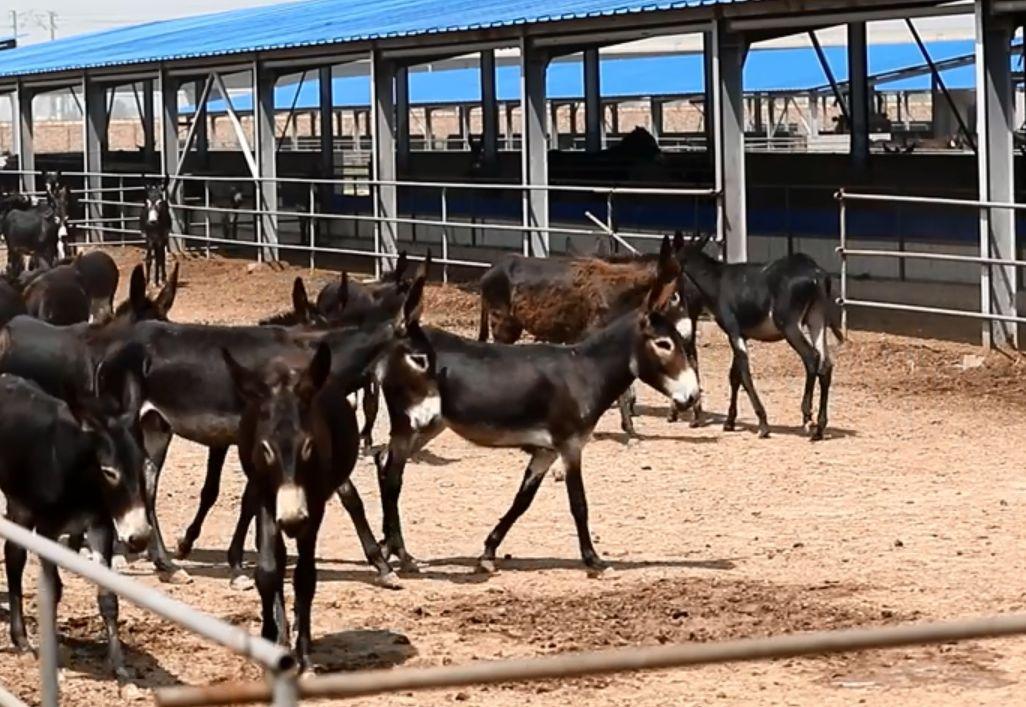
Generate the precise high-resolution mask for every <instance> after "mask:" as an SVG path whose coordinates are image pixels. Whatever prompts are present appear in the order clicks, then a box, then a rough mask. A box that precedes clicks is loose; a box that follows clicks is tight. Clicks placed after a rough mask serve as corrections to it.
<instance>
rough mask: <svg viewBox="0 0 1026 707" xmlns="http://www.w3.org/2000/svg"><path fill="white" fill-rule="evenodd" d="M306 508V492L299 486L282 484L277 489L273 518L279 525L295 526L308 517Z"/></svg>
mask: <svg viewBox="0 0 1026 707" xmlns="http://www.w3.org/2000/svg"><path fill="white" fill-rule="evenodd" d="M309 515H310V514H309V511H307V508H306V492H305V491H303V488H302V487H301V486H296V485H295V484H283V485H282V486H280V487H279V488H278V498H277V502H276V504H275V518H276V520H277V521H278V524H279V525H283V526H295V525H298V524H299V523H302V522H303V521H305V520H306V519H307V518H308V517H309Z"/></svg>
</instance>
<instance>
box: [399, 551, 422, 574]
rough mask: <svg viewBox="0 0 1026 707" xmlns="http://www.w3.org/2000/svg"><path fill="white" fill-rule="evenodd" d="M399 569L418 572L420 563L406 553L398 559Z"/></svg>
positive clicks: (413, 572)
mask: <svg viewBox="0 0 1026 707" xmlns="http://www.w3.org/2000/svg"><path fill="white" fill-rule="evenodd" d="M399 571H400V572H405V573H407V574H419V573H420V563H419V562H417V560H416V559H414V558H413V557H411V556H410V555H406V556H405V557H402V558H401V559H400V560H399Z"/></svg>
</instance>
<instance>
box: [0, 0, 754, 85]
mask: <svg viewBox="0 0 1026 707" xmlns="http://www.w3.org/2000/svg"><path fill="white" fill-rule="evenodd" d="M751 1H753V0H516V1H515V2H512V1H511V0H448V1H446V2H439V0H303V1H302V2H291V3H283V4H280V5H270V6H265V7H255V8H246V9H242V10H232V11H229V12H221V13H216V14H210V15H201V16H196V17H184V18H179V19H173V20H164V21H160V22H149V23H146V24H141V25H135V26H131V27H122V28H118V29H112V30H107V31H103V32H96V33H91V34H85V35H77V36H73V37H68V38H65V39H59V40H57V41H53V42H44V43H40V44H34V45H30V46H27V47H21V48H18V49H15V50H12V51H10V52H9V53H8V52H5V53H4V54H3V55H2V57H0V76H18V75H26V74H37V73H46V72H53V71H61V70H66V69H88V68H96V67H101V66H119V65H126V64H138V63H144V62H153V61H170V60H174V59H186V58H195V57H210V56H221V55H227V54H237V53H241V52H251V51H266V50H272V49H286V48H293V47H303V46H313V45H320V44H335V43H343V42H352V41H360V40H369V39H387V38H394V37H408V36H415V35H426V34H435V33H439V32H452V31H466V30H475V29H489V28H498V27H510V26H515V25H526V24H535V23H548V22H557V21H561V20H573V19H582V18H590V17H603V16H614V15H627V14H639V13H643V12H644V13H647V12H655V11H661V10H676V9H683V8H690V7H699V6H703V5H719V4H732V3H738V2H751Z"/></svg>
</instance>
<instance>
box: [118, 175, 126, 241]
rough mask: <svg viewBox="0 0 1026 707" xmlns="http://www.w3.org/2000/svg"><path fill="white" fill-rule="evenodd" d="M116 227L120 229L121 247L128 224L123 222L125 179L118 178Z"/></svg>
mask: <svg viewBox="0 0 1026 707" xmlns="http://www.w3.org/2000/svg"><path fill="white" fill-rule="evenodd" d="M118 202H119V204H118V227H119V228H120V229H121V246H122V247H124V245H125V231H127V230H128V229H127V228H125V226H126V224H127V223H128V222H127V221H126V220H125V178H124V177H118Z"/></svg>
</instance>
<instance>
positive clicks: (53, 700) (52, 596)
mask: <svg viewBox="0 0 1026 707" xmlns="http://www.w3.org/2000/svg"><path fill="white" fill-rule="evenodd" d="M56 577H57V568H56V567H54V566H53V564H51V563H50V562H48V561H46V560H44V559H42V558H40V560H39V591H38V593H37V596H36V601H37V603H38V610H39V678H40V683H39V684H40V698H41V700H40V701H41V704H42V705H43V707H58V705H59V704H60V697H59V694H58V690H57V617H56V613H57V587H56V586H55V581H54V580H55V579H56Z"/></svg>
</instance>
